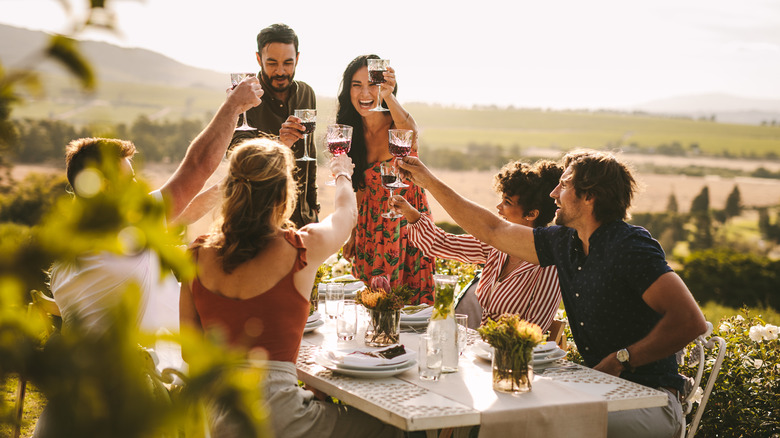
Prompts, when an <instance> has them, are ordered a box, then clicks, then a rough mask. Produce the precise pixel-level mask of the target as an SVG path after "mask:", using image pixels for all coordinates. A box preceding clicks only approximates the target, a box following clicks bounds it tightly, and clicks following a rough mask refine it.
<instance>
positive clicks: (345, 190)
mask: <svg viewBox="0 0 780 438" xmlns="http://www.w3.org/2000/svg"><path fill="white" fill-rule="evenodd" d="M353 167H354V165H353V164H352V160H351V159H350V158H349V156H347V154H342V155H337V156H336V157H334V158H333V159H332V160H331V170H332V172H333V174H334V175H336V196H335V199H334V204H335V205H334V207H335V209H334V211H333V213H332V214H330V215H329V216H328V217H326V218H325V219H323V220H322V222H315V223H311V224H309V225H306V226H305V227H303V228H302V229H301V235H302V237H303V240H304V243H305V244H306V248H307V252H306V258H307V262H308V265H307V266H306V268H305V269H304V271H311V275H312V278H313V275H314V272H316V270H317V268H318V267H319V265H320V264H322V262H324V261H325V259H327V258H328V257H330V256H331V255H332V254H334V253H335V252H337V251H338V250H339V248H341V246H342V245H344V242H346V241H347V239H348V238H349V235H350V233H351V232H352V229H353V228H354V227H355V224H356V223H357V202H356V201H355V192H353V191H352V181H351V178H352V169H353ZM296 283H297V282H296Z"/></svg>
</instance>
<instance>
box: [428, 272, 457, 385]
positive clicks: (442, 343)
mask: <svg viewBox="0 0 780 438" xmlns="http://www.w3.org/2000/svg"><path fill="white" fill-rule="evenodd" d="M433 281H434V292H433V313H432V314H431V321H430V322H429V323H428V335H429V336H430V337H431V339H432V340H433V342H436V343H438V344H439V347H440V348H441V352H442V360H441V371H442V372H443V373H454V372H457V371H458V358H459V356H460V355H459V350H458V325H457V323H456V322H455V286H456V285H457V283H458V277H457V276H456V275H440V274H436V275H434V276H433Z"/></svg>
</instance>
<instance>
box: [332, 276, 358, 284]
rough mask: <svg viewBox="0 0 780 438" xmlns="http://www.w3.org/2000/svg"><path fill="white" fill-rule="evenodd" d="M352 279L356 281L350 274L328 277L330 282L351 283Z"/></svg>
mask: <svg viewBox="0 0 780 438" xmlns="http://www.w3.org/2000/svg"><path fill="white" fill-rule="evenodd" d="M353 281H358V279H357V278H355V277H353V276H352V274H347V275H342V276H340V277H334V278H331V279H330V282H331V283H352V282H353Z"/></svg>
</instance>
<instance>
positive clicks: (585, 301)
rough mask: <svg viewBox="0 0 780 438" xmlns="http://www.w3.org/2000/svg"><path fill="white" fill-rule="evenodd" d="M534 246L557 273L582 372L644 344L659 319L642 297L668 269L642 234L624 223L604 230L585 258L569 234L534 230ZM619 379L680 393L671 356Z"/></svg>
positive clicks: (592, 239) (593, 240)
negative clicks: (613, 354) (622, 351)
mask: <svg viewBox="0 0 780 438" xmlns="http://www.w3.org/2000/svg"><path fill="white" fill-rule="evenodd" d="M534 240H535V245H536V254H537V256H538V257H539V264H540V265H541V266H549V265H556V267H557V268H558V279H559V281H560V284H561V293H562V295H563V304H564V306H565V308H566V315H567V316H568V318H569V324H570V326H571V331H572V335H573V336H574V341H575V343H576V344H577V349H578V350H579V352H580V354H581V355H582V357H583V359H585V364H586V365H587V366H589V367H593V366H595V365H597V364H598V363H599V362H601V360H602V359H604V358H605V357H606V356H608V355H609V354H611V353H614V352H616V351H618V350H620V349H621V348H626V347H628V346H629V345H631V344H633V343H635V342H637V341H638V340H640V339H642V338H644V337H645V336H646V335H647V334H648V333H649V332H650V331H651V330H652V329H653V327H654V326H655V325H656V324H657V323H658V321H659V320H660V319H661V315H660V314H658V313H656V312H655V311H654V310H653V309H652V308H650V306H648V305H647V304H646V303H645V302H644V301H643V300H642V294H644V292H645V291H646V290H647V289H648V288H649V287H650V285H652V284H653V282H655V281H656V280H657V279H658V277H660V276H661V275H663V274H665V273H667V272H671V271H672V268H671V267H669V264H668V263H666V256H665V254H664V251H663V249H662V248H661V245H660V244H659V243H658V241H656V240H655V239H653V237H652V236H651V235H650V233H649V232H648V231H647V230H645V229H644V228H642V227H638V226H634V225H629V224H627V223H625V222H623V221H615V222H611V223H608V224H604V225H602V226H601V227H599V228H598V229H597V230H596V231H595V232H594V233H593V235H591V237H590V241H589V252H588V255H585V253H584V252H583V248H582V241H581V240H580V238H579V237H578V236H577V231H575V230H574V229H571V228H567V227H562V226H552V227H546V228H535V229H534ZM621 377H623V378H625V379H627V380H631V381H633V382H636V383H640V384H643V385H646V386H650V387H659V386H666V387H672V388H676V389H677V390H678V391H679V390H682V386H683V379H682V377H681V376H680V375H679V373H678V372H677V361H676V359H675V356H674V355H671V356H669V357H667V358H664V359H661V360H659V361H656V362H652V363H649V364H646V365H643V366H641V367H637V368H636V370H635V372H633V373H632V372H628V371H624V372H623V373H622V374H621Z"/></svg>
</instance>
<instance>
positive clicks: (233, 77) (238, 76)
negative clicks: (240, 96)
mask: <svg viewBox="0 0 780 438" xmlns="http://www.w3.org/2000/svg"><path fill="white" fill-rule="evenodd" d="M253 77H255V74H254V73H230V83H231V84H233V88H236V85H238V84H240V83H241V81H243V80H244V79H245V78H253ZM243 119H244V123H242V124H241V126H239V127H237V128H236V131H257V128H253V127H251V126H249V123H247V122H246V111H244V117H243Z"/></svg>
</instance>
